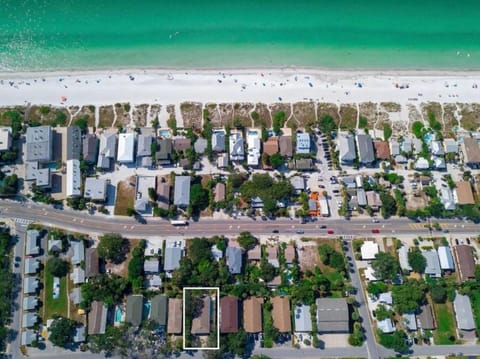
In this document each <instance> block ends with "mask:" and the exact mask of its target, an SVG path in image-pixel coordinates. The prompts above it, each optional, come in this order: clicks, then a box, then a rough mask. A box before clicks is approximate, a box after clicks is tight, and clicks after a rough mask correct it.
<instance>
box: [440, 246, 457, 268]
mask: <svg viewBox="0 0 480 359" xmlns="http://www.w3.org/2000/svg"><path fill="white" fill-rule="evenodd" d="M437 251H438V259H439V260H440V268H442V269H443V270H454V269H455V265H454V263H453V256H452V251H451V250H450V247H447V246H442V247H438V249H437Z"/></svg>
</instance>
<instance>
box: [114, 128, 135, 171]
mask: <svg viewBox="0 0 480 359" xmlns="http://www.w3.org/2000/svg"><path fill="white" fill-rule="evenodd" d="M134 151H135V134H134V133H121V134H120V135H119V136H118V153H117V162H118V163H123V164H129V163H133V159H134Z"/></svg>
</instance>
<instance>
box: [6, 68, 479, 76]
mask: <svg viewBox="0 0 480 359" xmlns="http://www.w3.org/2000/svg"><path fill="white" fill-rule="evenodd" d="M186 72H188V73H189V74H200V75H218V74H219V73H231V74H239V75H252V74H258V73H260V72H270V73H276V74H286V75H292V74H293V75H294V74H298V73H305V74H311V75H320V76H322V75H323V76H328V75H330V76H348V75H355V76H401V77H411V76H415V77H416V76H419V77H423V76H427V77H452V76H453V77H454V76H472V75H473V76H477V75H478V76H480V68H479V69H451V68H445V69H432V70H427V69H402V68H390V69H384V68H377V69H369V68H365V69H363V68H339V69H337V68H328V67H313V66H312V67H308V66H298V67H296V66H270V67H261V66H259V67H225V68H223V67H212V68H203V67H171V68H170V67H125V68H122V67H121V68H103V69H52V70H31V71H30V70H28V71H1V70H0V79H8V78H29V77H39V76H44V77H51V76H82V75H83V76H89V75H105V74H110V75H130V74H147V75H168V74H170V73H172V74H184V73H186Z"/></svg>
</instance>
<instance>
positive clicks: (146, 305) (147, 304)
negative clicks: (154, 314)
mask: <svg viewBox="0 0 480 359" xmlns="http://www.w3.org/2000/svg"><path fill="white" fill-rule="evenodd" d="M150 306H151V304H150V302H145V303H143V319H147V318H148V316H149V315H150Z"/></svg>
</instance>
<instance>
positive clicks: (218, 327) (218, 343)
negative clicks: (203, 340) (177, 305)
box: [182, 287, 220, 350]
mask: <svg viewBox="0 0 480 359" xmlns="http://www.w3.org/2000/svg"><path fill="white" fill-rule="evenodd" d="M186 289H188V290H196V289H197V290H216V291H217V303H216V304H217V346H216V347H215V348H211V347H208V348H202V347H200V348H195V347H186V346H185V290H186ZM182 294H183V298H182V307H183V308H182V311H183V318H182V319H183V320H182V322H183V328H182V332H183V350H219V349H220V287H183V293H182Z"/></svg>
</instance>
